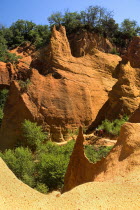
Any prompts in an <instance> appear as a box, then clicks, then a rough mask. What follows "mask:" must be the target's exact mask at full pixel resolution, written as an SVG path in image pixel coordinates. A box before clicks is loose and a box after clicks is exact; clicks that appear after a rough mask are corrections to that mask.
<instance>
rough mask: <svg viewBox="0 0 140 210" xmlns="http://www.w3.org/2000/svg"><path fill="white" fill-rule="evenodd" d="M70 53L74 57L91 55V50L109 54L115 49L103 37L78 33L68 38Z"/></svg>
mask: <svg viewBox="0 0 140 210" xmlns="http://www.w3.org/2000/svg"><path fill="white" fill-rule="evenodd" d="M68 39H69V42H70V46H71V52H72V55H73V56H74V57H81V56H84V55H86V54H92V53H93V49H98V50H100V51H102V52H106V53H109V52H111V51H112V50H113V48H115V46H113V45H112V44H111V43H110V41H109V40H108V39H106V38H104V37H103V36H100V35H99V34H96V33H91V32H88V31H83V30H81V31H78V32H77V33H73V34H71V35H69V36H68Z"/></svg>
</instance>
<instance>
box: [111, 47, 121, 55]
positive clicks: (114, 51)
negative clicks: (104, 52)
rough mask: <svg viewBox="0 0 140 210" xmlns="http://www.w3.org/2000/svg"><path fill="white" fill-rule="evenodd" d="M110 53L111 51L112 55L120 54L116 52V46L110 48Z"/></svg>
mask: <svg viewBox="0 0 140 210" xmlns="http://www.w3.org/2000/svg"><path fill="white" fill-rule="evenodd" d="M110 53H111V54H114V55H120V54H119V53H118V52H117V50H116V48H113V49H112V50H111V52H110Z"/></svg>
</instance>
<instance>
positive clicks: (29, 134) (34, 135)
mask: <svg viewBox="0 0 140 210" xmlns="http://www.w3.org/2000/svg"><path fill="white" fill-rule="evenodd" d="M22 131H23V137H24V139H25V142H26V143H27V145H29V146H30V147H32V148H36V147H39V145H40V143H43V141H44V140H45V139H47V133H44V132H43V130H42V127H41V126H38V125H37V123H34V122H30V121H29V120H24V122H23V124H22Z"/></svg>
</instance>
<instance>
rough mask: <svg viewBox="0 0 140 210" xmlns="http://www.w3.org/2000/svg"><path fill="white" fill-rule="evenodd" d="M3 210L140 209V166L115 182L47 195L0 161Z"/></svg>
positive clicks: (82, 186) (89, 184) (91, 184)
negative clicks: (27, 183)
mask: <svg viewBox="0 0 140 210" xmlns="http://www.w3.org/2000/svg"><path fill="white" fill-rule="evenodd" d="M0 209H2V210H16V209H21V210H22V209H24V210H26V209H27V210H28V209H43V210H45V209H48V210H49V209H50V210H82V209H85V210H87V209H111V210H112V209H117V210H118V209H131V210H132V209H135V210H136V209H140V167H139V166H138V168H137V169H135V171H132V172H131V173H130V174H129V175H127V176H126V177H117V179H116V181H115V182H111V181H110V182H89V183H86V184H82V185H80V186H78V187H76V188H74V189H73V190H71V191H69V192H67V193H64V194H62V195H60V194H59V193H58V192H53V193H50V194H48V195H44V194H41V193H39V192H37V191H35V190H33V189H31V188H30V187H28V186H27V185H25V184H23V183H22V182H21V181H20V180H18V179H17V178H16V177H15V175H14V174H13V173H12V172H11V171H10V170H9V169H8V167H7V166H6V164H5V163H4V162H3V161H2V160H1V159H0Z"/></svg>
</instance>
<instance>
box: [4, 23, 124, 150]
mask: <svg viewBox="0 0 140 210" xmlns="http://www.w3.org/2000/svg"><path fill="white" fill-rule="evenodd" d="M120 60H121V58H120V57H119V56H117V55H112V54H106V53H103V52H100V51H98V50H94V52H93V53H92V55H91V54H90V55H89V54H87V55H86V56H84V57H79V58H75V57H73V56H72V55H71V49H70V45H69V42H68V39H67V37H66V31H65V28H64V27H62V26H61V27H60V29H59V31H57V30H56V29H55V28H54V29H53V32H52V38H51V41H50V44H49V46H48V47H47V48H43V49H42V50H40V51H38V52H35V53H34V56H33V60H32V62H31V64H30V66H31V67H32V70H31V71H30V83H29V85H28V87H27V90H26V91H24V92H23V91H21V88H20V86H19V84H18V82H17V81H14V82H13V83H12V85H11V87H10V94H9V97H8V100H7V104H6V106H5V110H4V119H3V122H2V127H1V134H0V149H6V148H9V147H12V146H14V144H15V143H16V142H17V141H18V139H20V138H21V123H22V122H23V120H24V119H29V120H31V121H32V120H33V121H37V122H38V124H42V126H43V129H44V130H48V131H50V134H51V137H52V139H53V140H54V141H63V140H64V139H66V136H67V132H68V130H69V129H72V128H75V127H77V126H78V125H79V124H82V125H85V126H87V125H89V124H90V123H91V122H92V121H93V120H94V119H95V117H96V115H97V113H98V111H99V110H100V108H101V107H102V106H103V104H104V103H105V102H106V101H107V99H108V92H109V91H110V90H111V88H112V86H113V85H114V84H115V82H116V79H114V78H113V77H112V73H113V72H114V69H115V68H116V66H117V65H118V63H119V61H120ZM19 65H20V63H19ZM21 107H22V109H21ZM21 110H22V111H21ZM13 116H14V117H13Z"/></svg>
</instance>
